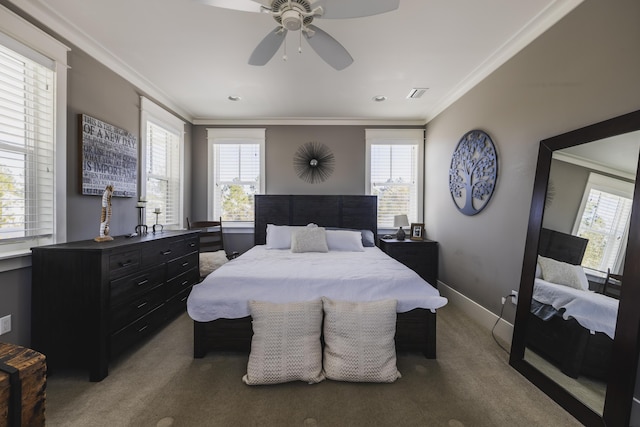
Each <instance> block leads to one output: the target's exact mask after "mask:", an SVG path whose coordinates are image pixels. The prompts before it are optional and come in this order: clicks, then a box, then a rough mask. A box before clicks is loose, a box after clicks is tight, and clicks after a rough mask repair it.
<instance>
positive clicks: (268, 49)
mask: <svg viewBox="0 0 640 427" xmlns="http://www.w3.org/2000/svg"><path fill="white" fill-rule="evenodd" d="M286 36H287V30H285V29H283V28H282V27H279V26H278V27H276V28H275V29H273V30H272V31H271V32H270V33H269V34H267V36H266V37H265V38H263V39H262V41H261V42H260V43H259V44H258V46H256V48H255V49H254V50H253V53H252V54H251V56H250V57H249V64H250V65H265V64H266V63H267V62H269V61H270V60H271V58H273V55H275V54H276V52H277V51H278V49H280V46H281V45H282V42H283V41H284V39H285V37H286Z"/></svg>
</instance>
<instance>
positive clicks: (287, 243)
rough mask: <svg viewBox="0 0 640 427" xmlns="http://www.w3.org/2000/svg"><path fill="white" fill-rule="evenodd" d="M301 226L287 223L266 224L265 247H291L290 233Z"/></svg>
mask: <svg viewBox="0 0 640 427" xmlns="http://www.w3.org/2000/svg"><path fill="white" fill-rule="evenodd" d="M298 228H301V227H293V226H289V225H274V224H267V239H266V242H265V243H266V248H267V249H289V248H291V233H292V232H293V230H295V229H298Z"/></svg>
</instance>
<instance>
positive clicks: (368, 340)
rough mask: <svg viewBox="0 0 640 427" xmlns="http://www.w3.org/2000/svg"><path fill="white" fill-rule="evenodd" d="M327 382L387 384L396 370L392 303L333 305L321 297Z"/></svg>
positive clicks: (395, 377)
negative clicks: (329, 380)
mask: <svg viewBox="0 0 640 427" xmlns="http://www.w3.org/2000/svg"><path fill="white" fill-rule="evenodd" d="M322 303H323V307H324V315H325V317H324V342H325V347H324V370H325V375H326V377H327V378H329V379H332V380H338V381H352V382H385V383H391V382H394V381H395V380H397V379H398V378H400V377H401V375H400V372H398V368H397V366H396V346H395V341H394V337H395V334H396V307H397V301H396V300H391V299H389V300H381V301H371V302H347V301H334V300H331V299H329V298H326V297H323V298H322Z"/></svg>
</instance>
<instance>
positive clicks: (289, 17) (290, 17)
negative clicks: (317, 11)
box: [281, 10, 302, 31]
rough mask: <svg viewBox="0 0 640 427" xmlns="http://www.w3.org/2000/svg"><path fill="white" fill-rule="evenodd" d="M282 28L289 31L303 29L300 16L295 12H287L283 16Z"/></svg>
mask: <svg viewBox="0 0 640 427" xmlns="http://www.w3.org/2000/svg"><path fill="white" fill-rule="evenodd" d="M281 19H282V26H283V27H284V28H286V29H287V30H289V31H297V30H299V29H300V28H301V27H302V19H301V17H300V14H299V13H298V12H297V11H295V10H287V11H285V12H284V13H283V14H282V18H281Z"/></svg>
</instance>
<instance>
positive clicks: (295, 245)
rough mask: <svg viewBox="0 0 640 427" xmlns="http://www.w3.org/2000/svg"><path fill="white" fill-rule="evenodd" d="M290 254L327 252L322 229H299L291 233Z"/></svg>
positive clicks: (325, 237)
mask: <svg viewBox="0 0 640 427" xmlns="http://www.w3.org/2000/svg"><path fill="white" fill-rule="evenodd" d="M291 252H294V253H300V252H329V247H328V246H327V236H326V235H325V230H324V228H323V227H310V226H307V227H301V228H298V229H295V230H294V231H292V232H291Z"/></svg>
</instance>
